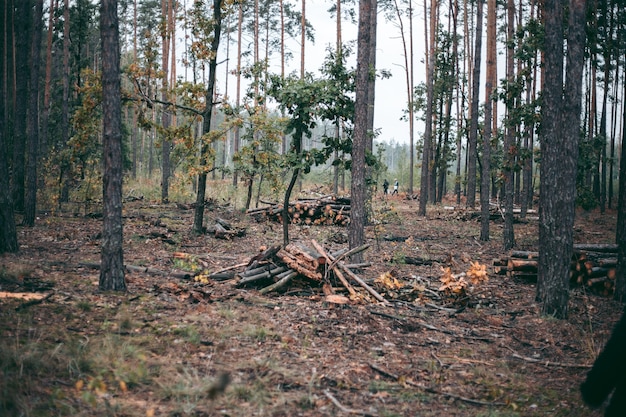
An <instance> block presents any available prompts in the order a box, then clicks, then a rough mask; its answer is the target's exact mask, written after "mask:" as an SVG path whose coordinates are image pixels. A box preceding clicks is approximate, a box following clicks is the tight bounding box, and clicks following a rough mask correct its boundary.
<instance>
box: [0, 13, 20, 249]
mask: <svg viewBox="0 0 626 417" xmlns="http://www.w3.org/2000/svg"><path fill="white" fill-rule="evenodd" d="M6 11H7V8H6V7H5V5H4V4H2V5H0V190H8V189H9V168H8V162H9V161H8V155H9V153H8V143H7V142H8V138H7V135H6V128H5V114H6V113H5V103H6V101H5V100H6V96H7V94H6V90H7V85H6V84H5V82H6V80H7V77H6V74H5V72H4V71H5V68H6V65H5V64H6V60H7V59H8V55H7V54H8V48H7V49H5V48H4V45H6V43H5V41H6V38H7V31H8V28H9V25H6V24H5V22H6V20H7V19H6V18H7V16H6ZM18 250H19V245H18V241H17V230H16V228H15V217H14V213H13V199H12V198H11V193H7V192H0V254H3V253H7V252H17V251H18Z"/></svg>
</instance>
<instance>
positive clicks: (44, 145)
mask: <svg viewBox="0 0 626 417" xmlns="http://www.w3.org/2000/svg"><path fill="white" fill-rule="evenodd" d="M56 2H58V0H50V7H49V10H48V34H47V38H46V75H45V81H44V90H43V109H42V111H41V137H40V143H41V145H40V147H39V149H40V150H41V156H43V157H45V156H46V155H47V153H48V120H49V116H50V88H51V84H52V35H53V34H54V23H55V22H56V18H55V14H56Z"/></svg>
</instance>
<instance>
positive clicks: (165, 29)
mask: <svg viewBox="0 0 626 417" xmlns="http://www.w3.org/2000/svg"><path fill="white" fill-rule="evenodd" d="M172 7H173V6H172V4H171V0H161V19H162V20H163V23H162V25H161V47H162V50H161V66H162V68H161V70H162V71H163V80H162V85H161V88H162V90H161V100H163V101H164V102H167V101H169V93H168V90H169V85H168V79H169V58H170V38H171V26H170V25H171V23H172V22H171V21H170V20H171V19H172V18H171V10H172ZM174 64H175V62H172V65H174ZM171 120H172V116H171V113H170V109H169V108H168V107H167V106H166V107H164V108H163V112H162V115H161V124H162V125H163V134H162V135H161V136H162V137H161V203H163V204H165V203H167V202H168V201H169V188H170V150H171V147H172V142H171V139H170V135H169V128H170V125H171Z"/></svg>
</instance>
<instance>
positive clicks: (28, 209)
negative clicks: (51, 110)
mask: <svg viewBox="0 0 626 417" xmlns="http://www.w3.org/2000/svg"><path fill="white" fill-rule="evenodd" d="M42 19H43V0H35V13H34V14H33V37H32V42H31V48H30V57H31V58H30V60H31V65H30V89H29V92H28V95H29V103H28V112H29V113H28V114H29V118H28V126H27V132H28V169H27V171H26V197H25V199H24V220H23V222H24V225H25V226H34V225H35V214H36V211H37V165H38V162H39V161H38V158H39V155H38V150H39V68H40V61H41V59H40V55H41V32H42V29H43V21H42Z"/></svg>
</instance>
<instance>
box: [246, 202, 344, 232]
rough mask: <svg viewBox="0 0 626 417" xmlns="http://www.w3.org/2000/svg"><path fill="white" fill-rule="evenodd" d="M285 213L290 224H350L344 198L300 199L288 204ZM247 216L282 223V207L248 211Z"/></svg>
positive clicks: (272, 205)
mask: <svg viewBox="0 0 626 417" xmlns="http://www.w3.org/2000/svg"><path fill="white" fill-rule="evenodd" d="M287 211H288V212H289V223H291V224H306V225H322V226H323V225H327V226H328V225H337V226H347V225H348V224H349V223H350V199H349V198H346V197H337V196H323V197H319V198H300V199H298V200H296V201H295V202H292V203H289V207H288V209H287ZM248 214H249V215H250V216H252V217H253V218H254V219H255V220H256V221H259V222H260V221H265V220H271V221H275V222H278V223H282V222H283V205H282V204H271V205H269V206H267V207H261V208H255V209H250V210H248Z"/></svg>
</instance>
